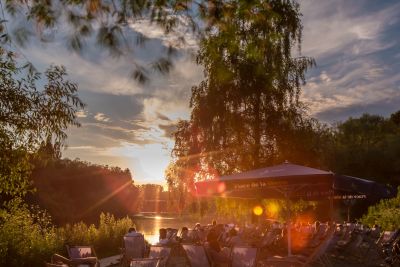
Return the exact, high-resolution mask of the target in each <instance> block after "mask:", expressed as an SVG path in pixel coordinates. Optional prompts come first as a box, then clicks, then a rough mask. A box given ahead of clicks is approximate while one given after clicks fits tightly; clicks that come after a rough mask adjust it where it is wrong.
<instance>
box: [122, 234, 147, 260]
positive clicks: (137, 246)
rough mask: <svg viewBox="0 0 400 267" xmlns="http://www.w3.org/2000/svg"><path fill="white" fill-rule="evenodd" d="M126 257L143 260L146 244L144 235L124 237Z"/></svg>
mask: <svg viewBox="0 0 400 267" xmlns="http://www.w3.org/2000/svg"><path fill="white" fill-rule="evenodd" d="M124 246H125V257H127V258H128V259H133V258H143V257H144V251H145V246H146V244H145V242H144V237H143V235H137V236H124Z"/></svg>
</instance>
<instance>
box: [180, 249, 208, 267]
mask: <svg viewBox="0 0 400 267" xmlns="http://www.w3.org/2000/svg"><path fill="white" fill-rule="evenodd" d="M182 247H183V249H184V250H185V252H186V256H187V258H188V260H189V263H190V266H191V267H211V264H210V260H209V258H208V256H207V254H206V251H205V249H204V247H203V246H201V245H192V244H183V245H182Z"/></svg>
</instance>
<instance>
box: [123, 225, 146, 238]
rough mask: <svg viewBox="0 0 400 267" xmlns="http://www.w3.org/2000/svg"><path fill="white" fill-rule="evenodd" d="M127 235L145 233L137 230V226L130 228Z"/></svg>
mask: <svg viewBox="0 0 400 267" xmlns="http://www.w3.org/2000/svg"><path fill="white" fill-rule="evenodd" d="M125 236H143V235H142V234H141V233H139V232H136V228H135V227H131V228H129V230H128V233H126V234H125Z"/></svg>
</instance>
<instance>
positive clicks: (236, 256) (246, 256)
mask: <svg viewBox="0 0 400 267" xmlns="http://www.w3.org/2000/svg"><path fill="white" fill-rule="evenodd" d="M257 254H258V249H257V248H254V247H248V246H235V247H233V248H232V252H231V260H232V263H231V267H255V266H256V264H257Z"/></svg>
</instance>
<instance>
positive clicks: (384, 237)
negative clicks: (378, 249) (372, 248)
mask: <svg viewBox="0 0 400 267" xmlns="http://www.w3.org/2000/svg"><path fill="white" fill-rule="evenodd" d="M394 233H395V232H392V231H384V232H383V233H382V237H381V239H380V240H379V243H380V244H384V243H387V242H390V240H391V239H392V237H393V236H394Z"/></svg>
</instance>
